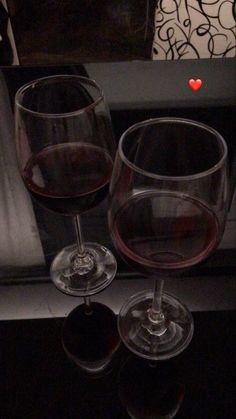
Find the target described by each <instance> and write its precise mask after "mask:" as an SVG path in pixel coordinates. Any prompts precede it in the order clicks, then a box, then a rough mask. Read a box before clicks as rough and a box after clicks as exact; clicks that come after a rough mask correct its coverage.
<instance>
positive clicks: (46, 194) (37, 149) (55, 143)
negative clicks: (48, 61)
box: [15, 75, 116, 296]
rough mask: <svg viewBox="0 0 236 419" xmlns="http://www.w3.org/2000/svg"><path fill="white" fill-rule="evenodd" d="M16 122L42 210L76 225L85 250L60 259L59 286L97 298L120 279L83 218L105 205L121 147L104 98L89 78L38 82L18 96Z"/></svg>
mask: <svg viewBox="0 0 236 419" xmlns="http://www.w3.org/2000/svg"><path fill="white" fill-rule="evenodd" d="M15 122H16V145H17V155H18V161H19V167H20V172H21V176H22V178H23V181H24V183H25V186H26V188H27V189H28V191H29V192H30V194H31V195H32V197H33V198H34V199H36V201H37V202H38V203H39V204H40V205H42V206H44V207H45V208H47V209H49V210H52V211H55V212H57V213H60V214H63V215H66V216H73V217H74V220H75V227H76V232H77V243H76V244H75V245H72V246H68V247H66V248H64V249H63V250H62V251H61V252H60V253H59V254H58V255H57V256H56V258H55V259H54V261H53V263H52V266H51V277H52V280H53V282H54V284H55V285H56V287H57V288H58V289H60V290H61V291H63V292H64V293H67V294H70V295H75V296H89V295H92V294H95V293H97V292H98V291H101V290H102V289H103V288H105V287H107V286H108V285H109V283H110V282H111V281H112V279H113V277H114V275H115V273H116V261H115V258H114V257H113V255H112V254H111V252H110V251H109V250H108V249H106V248H105V247H104V246H101V245H100V244H97V243H84V241H83V237H82V231H81V225H80V218H79V216H80V214H81V213H83V212H84V211H87V210H88V209H90V208H93V207H94V206H96V205H98V204H99V203H100V202H101V201H102V200H103V199H104V198H105V196H106V195H107V192H108V187H109V186H108V185H109V181H110V177H111V173H112V167H113V157H114V153H115V142H114V139H113V134H112V128H111V121H110V115H109V111H108V108H107V105H106V102H105V99H104V94H103V92H102V90H101V89H100V87H99V86H98V85H97V84H96V82H95V81H93V80H90V79H88V78H86V77H80V76H76V75H55V76H50V77H45V78H41V79H38V80H34V81H32V82H30V83H28V84H26V85H25V86H23V87H21V88H20V89H19V90H18V92H17V94H16V98H15Z"/></svg>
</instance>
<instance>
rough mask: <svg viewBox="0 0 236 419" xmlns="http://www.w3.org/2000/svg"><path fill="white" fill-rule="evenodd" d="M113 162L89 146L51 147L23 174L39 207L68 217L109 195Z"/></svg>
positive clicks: (30, 162)
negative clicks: (41, 206)
mask: <svg viewBox="0 0 236 419" xmlns="http://www.w3.org/2000/svg"><path fill="white" fill-rule="evenodd" d="M112 166H113V163H112V160H111V158H110V156H109V154H108V153H106V151H105V150H103V149H102V148H100V147H96V146H94V145H91V144H86V143H64V144H58V145H54V146H50V147H47V148H45V149H44V150H42V151H41V152H40V153H38V154H37V155H36V156H35V157H32V158H31V159H30V160H29V162H28V163H27V165H26V167H25V169H24V171H23V179H24V182H25V185H26V187H27V188H28V190H29V192H30V193H31V194H32V196H33V197H34V198H36V200H37V201H38V203H39V204H41V205H43V206H44V207H46V208H47V209H49V210H52V211H55V212H59V213H62V214H65V215H76V214H78V213H81V212H83V211H86V210H88V209H90V208H92V207H94V206H96V205H98V204H99V203H100V202H101V201H102V200H103V199H104V198H105V196H106V195H107V193H108V187H109V181H110V177H111V172H112Z"/></svg>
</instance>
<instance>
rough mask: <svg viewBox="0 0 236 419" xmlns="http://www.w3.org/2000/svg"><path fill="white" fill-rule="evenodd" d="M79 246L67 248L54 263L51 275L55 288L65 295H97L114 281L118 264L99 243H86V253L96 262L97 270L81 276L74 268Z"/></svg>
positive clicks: (94, 269)
mask: <svg viewBox="0 0 236 419" xmlns="http://www.w3.org/2000/svg"><path fill="white" fill-rule="evenodd" d="M76 252H77V245H71V246H67V247H65V248H64V249H62V250H61V252H60V253H59V254H58V255H57V256H56V257H55V259H54V260H53V262H52V265H51V269H50V275H51V278H52V281H53V282H54V284H55V286H56V287H57V288H58V289H59V290H60V291H62V292H64V293H65V294H69V295H73V296H77V297H85V296H89V295H94V294H97V293H98V292H100V291H102V290H103V289H104V288H106V287H107V286H108V285H109V284H110V283H111V282H112V280H113V278H114V276H115V274H116V270H117V263H116V259H115V258H114V256H113V254H112V253H111V252H110V250H108V249H107V248H106V247H104V246H102V245H100V244H98V243H85V252H86V254H88V255H89V256H91V257H92V258H93V260H94V264H95V268H92V269H91V271H89V272H86V273H83V274H79V273H77V272H76V271H75V269H74V268H73V260H74V257H75V254H76Z"/></svg>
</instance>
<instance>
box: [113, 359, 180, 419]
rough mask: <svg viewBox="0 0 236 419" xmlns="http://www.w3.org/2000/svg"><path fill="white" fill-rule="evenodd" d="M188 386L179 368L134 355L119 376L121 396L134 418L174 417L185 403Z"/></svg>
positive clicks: (158, 418) (166, 418) (155, 418)
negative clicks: (186, 387) (154, 363)
mask: <svg viewBox="0 0 236 419" xmlns="http://www.w3.org/2000/svg"><path fill="white" fill-rule="evenodd" d="M184 392H185V384H184V382H183V380H182V378H181V377H180V374H179V372H178V371H177V369H176V367H174V366H173V365H172V364H170V363H168V364H166V363H162V364H158V365H155V366H154V365H150V364H149V361H147V360H144V359H141V358H137V357H136V356H133V355H131V356H130V357H129V358H128V360H127V361H126V362H125V363H124V365H123V367H122V369H121V371H120V375H119V395H120V399H121V402H122V404H123V405H124V406H125V408H126V410H127V412H128V413H129V415H130V417H131V418H133V419H171V418H174V417H175V416H176V414H177V412H178V411H179V409H180V406H181V404H182V402H183V398H184Z"/></svg>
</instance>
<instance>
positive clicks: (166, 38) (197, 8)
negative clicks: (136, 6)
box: [152, 0, 236, 60]
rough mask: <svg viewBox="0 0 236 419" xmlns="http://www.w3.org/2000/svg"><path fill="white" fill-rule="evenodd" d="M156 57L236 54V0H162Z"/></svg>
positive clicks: (157, 18) (157, 17)
mask: <svg viewBox="0 0 236 419" xmlns="http://www.w3.org/2000/svg"><path fill="white" fill-rule="evenodd" d="M154 23H155V34H154V41H153V48H152V59H153V60H179V59H188V58H192V59H195V58H224V57H226V58H227V57H235V56H236V3H235V0H159V1H158V2H157V4H156V9H155V22H154Z"/></svg>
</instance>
